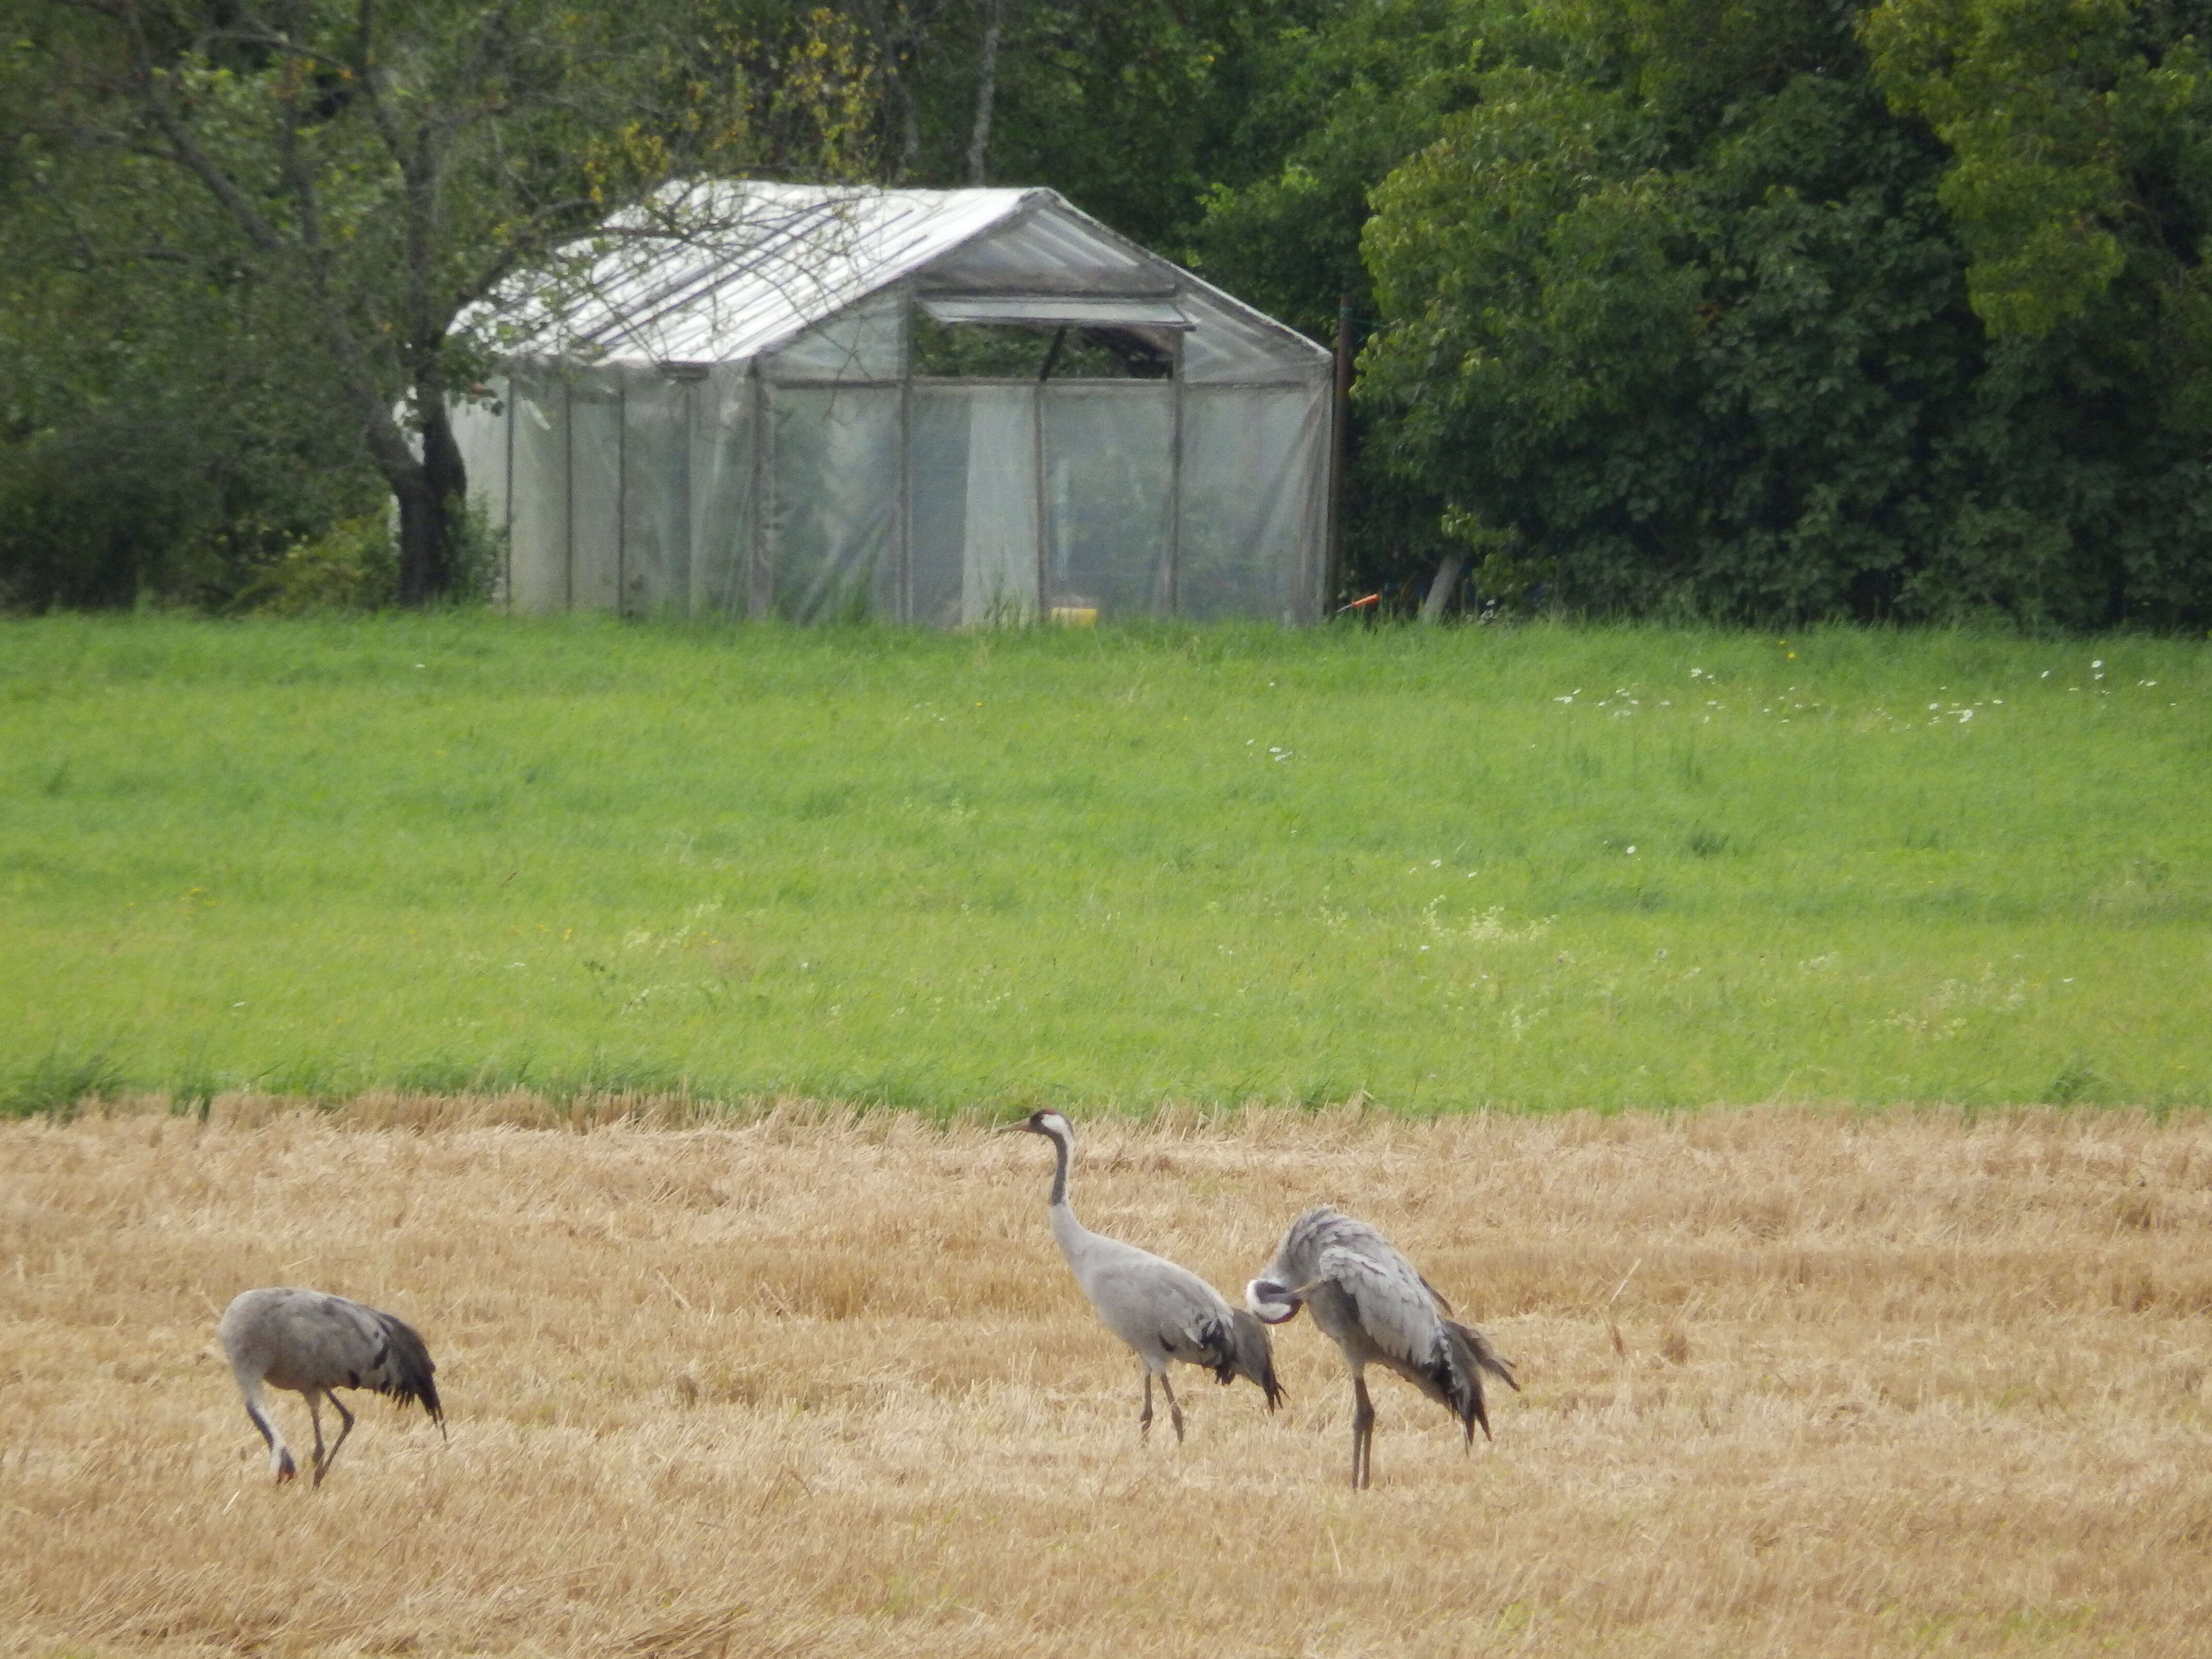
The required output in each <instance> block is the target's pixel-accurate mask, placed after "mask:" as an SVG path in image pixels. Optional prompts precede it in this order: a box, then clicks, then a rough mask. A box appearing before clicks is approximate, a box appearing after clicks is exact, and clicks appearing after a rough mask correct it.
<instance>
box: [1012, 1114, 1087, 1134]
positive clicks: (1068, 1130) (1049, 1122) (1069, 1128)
mask: <svg viewBox="0 0 2212 1659" xmlns="http://www.w3.org/2000/svg"><path fill="white" fill-rule="evenodd" d="M1006 1132H1026V1133H1030V1134H1033V1135H1044V1136H1047V1137H1048V1138H1049V1139H1054V1140H1068V1141H1072V1140H1073V1139H1075V1126H1074V1125H1073V1124H1072V1123H1070V1122H1069V1121H1067V1120H1066V1118H1064V1117H1062V1116H1061V1115H1060V1114H1059V1113H1058V1112H1055V1111H1051V1110H1043V1111H1036V1112H1031V1113H1030V1115H1028V1116H1027V1117H1025V1118H1024V1119H1023V1120H1022V1121H1020V1122H1019V1123H1009V1124H1008V1125H1006Z"/></svg>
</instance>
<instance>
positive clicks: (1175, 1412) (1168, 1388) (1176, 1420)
mask: <svg viewBox="0 0 2212 1659" xmlns="http://www.w3.org/2000/svg"><path fill="white" fill-rule="evenodd" d="M1145 1376H1146V1379H1147V1380H1149V1379H1150V1378H1151V1376H1152V1373H1151V1372H1150V1371H1147V1372H1146V1373H1145ZM1160 1390H1161V1392H1162V1393H1164V1394H1165V1395H1167V1397H1168V1419H1169V1421H1170V1422H1172V1423H1173V1424H1174V1425H1175V1431H1176V1445H1178V1446H1180V1445H1181V1444H1182V1402H1181V1401H1177V1400H1176V1397H1175V1384H1174V1383H1170V1382H1169V1381H1168V1374H1167V1373H1166V1372H1165V1371H1162V1372H1161V1373H1160Z"/></svg>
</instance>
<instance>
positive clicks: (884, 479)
mask: <svg viewBox="0 0 2212 1659" xmlns="http://www.w3.org/2000/svg"><path fill="white" fill-rule="evenodd" d="M716 188H717V191H718V195H717V201H718V203H719V204H720V216H719V217H718V219H717V225H718V228H717V230H716V231H715V232H714V234H711V235H704V234H702V235H692V236H675V237H660V238H654V237H640V238H637V239H635V240H619V239H617V240H602V241H601V242H600V243H598V244H595V245H594V246H593V250H592V257H591V258H590V259H589V260H588V261H586V262H582V263H581V264H580V275H579V276H574V277H571V278H569V279H567V280H565V281H564V282H563V283H561V284H559V285H558V286H557V287H556V286H555V285H553V284H550V283H549V284H548V285H547V287H546V289H545V290H544V292H543V293H541V294H538V295H533V297H532V304H531V306H530V307H529V308H528V309H527V310H526V312H525V313H524V314H523V316H522V319H521V320H520V323H518V324H512V325H509V327H508V330H507V334H506V336H505V337H504V343H503V345H502V347H501V359H500V368H499V371H498V373H497V374H495V375H494V376H493V377H491V378H490V379H489V380H487V381H486V383H485V384H484V385H483V386H480V387H478V388H477V396H476V398H475V399H474V400H473V401H471V402H469V403H466V404H456V405H455V407H454V410H453V416H454V428H455V435H456V436H457V438H458V439H459V443H460V446H461V452H462V455H463V458H464V459H465V462H466V464H467V466H468V472H469V483H470V495H471V498H472V500H473V501H475V502H476V503H477V506H478V507H480V508H481V509H482V510H483V512H484V513H486V514H487V516H488V517H489V520H490V521H491V523H492V524H493V525H494V526H499V527H503V529H504V531H505V538H504V553H503V556H502V563H503V568H502V571H501V592H502V595H503V599H504V601H505V603H506V604H507V605H508V606H509V607H510V608H511V609H513V610H515V611H534V612H542V611H565V610H605V611H621V612H623V613H624V614H629V615H651V614H659V613H674V614H681V615H702V614H708V613H720V614H727V615H733V616H740V617H782V618H785V619H787V620H791V621H797V622H817V621H826V620H832V619H859V618H879V619H884V620H891V621H901V622H914V623H928V624H934V625H939V626H952V627H957V626H967V625H975V624H979V623H994V622H1019V621H1025V620H1030V619H1035V618H1041V617H1051V618H1054V619H1057V620H1060V621H1063V622H1071V623H1087V622H1091V621H1096V620H1099V619H1111V618H1121V617H1188V618H1194V619H1200V620H1212V619H1218V618H1228V617H1245V618H1261V619H1267V620H1270V621H1279V622H1285V623H1294V622H1305V621H1310V620H1312V619H1314V618H1315V617H1318V616H1319V615H1320V614H1321V612H1322V607H1323V602H1324V589H1325V586H1326V583H1327V581H1328V571H1327V543H1328V469H1329V465H1330V455H1331V445H1330V418H1331V412H1332V400H1331V359H1330V356H1329V354H1328V352H1327V351H1326V350H1324V349H1322V348H1321V347H1319V346H1317V345H1316V344H1314V343H1312V342H1311V341H1310V340H1308V339H1306V338H1305V337H1304V336H1302V335H1300V334H1298V333H1297V332H1296V331H1293V330H1291V329H1290V328H1287V327H1285V326H1284V325H1282V324H1280V323H1277V322H1275V321H1273V320H1272V319H1269V318H1267V317H1266V316H1263V315H1262V314H1261V313H1258V312H1256V311H1255V310H1253V309H1252V308H1251V307H1249V306H1245V305H1243V304H1240V303H1239V302H1238V301H1236V300H1233V299H1231V297H1230V296H1229V295H1225V294H1224V293H1222V292H1221V291H1220V290H1218V289H1215V288H1212V287H1211V286H1209V285H1208V284H1207V283H1204V282H1201V281H1200V280H1199V279H1198V278H1197V277H1195V276H1192V275H1191V274H1190V273H1189V272H1188V271H1186V270H1181V269H1180V268H1178V267H1177V266H1176V265H1174V264H1170V263H1169V262H1168V261H1166V260H1164V259H1162V258H1158V256H1156V255H1154V254H1152V253H1149V252H1146V251H1145V250H1144V249H1142V248H1140V247H1138V246H1134V245H1133V244H1132V243H1130V242H1128V241H1127V240H1124V239H1123V238H1121V237H1120V236H1117V235H1115V234H1114V233H1113V232H1112V231H1110V230H1108V229H1107V228H1105V227H1104V226H1103V225H1101V224H1099V223H1098V222H1097V221H1095V220H1093V219H1091V218H1089V217H1088V216H1085V215H1084V214H1082V213H1079V212H1078V211H1077V210H1075V209H1073V207H1071V206H1069V205H1068V204H1067V203H1066V202H1065V201H1063V200H1062V199H1061V198H1060V197H1059V196H1057V195H1055V194H1054V192H1053V191H1048V190H983V189H978V190H948V191H921V190H868V191H861V190H851V189H847V190H832V189H827V188H817V187H808V186H797V185H758V184H753V185H721V186H718V187H716Z"/></svg>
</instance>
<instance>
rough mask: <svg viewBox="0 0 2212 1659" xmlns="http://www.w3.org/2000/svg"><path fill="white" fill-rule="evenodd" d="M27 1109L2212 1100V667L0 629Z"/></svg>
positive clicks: (424, 626) (301, 624) (2142, 659)
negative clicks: (526, 1100) (229, 1096)
mask: <svg viewBox="0 0 2212 1659" xmlns="http://www.w3.org/2000/svg"><path fill="white" fill-rule="evenodd" d="M0 800H4V802H5V807H4V812H0V1091H4V1092H0V1101H4V1102H5V1103H8V1104H10V1105H12V1107H13V1109H15V1110H17V1111H24V1110H32V1109H46V1108H51V1107H52V1106H54V1105H55V1104H57V1103H59V1102H61V1101H63V1100H64V1099H66V1098H67V1097H70V1095H72V1094H74V1093H78V1092H82V1091H106V1092H117V1091H125V1090H151V1091H163V1090H166V1091H171V1092H172V1093H173V1094H174V1095H176V1096H177V1097H179V1099H180V1100H186V1101H189V1100H191V1099H195V1098H202V1097H205V1096H207V1095H208V1094H210V1093H211V1092H215V1091H222V1090H227V1089H235V1088H253V1089H258V1090H263V1091H275V1092H282V1093H294V1094H301V1095H308V1096H313V1097H320V1098H325V1099H339V1098H343V1097H345V1096H347V1095H349V1094H351V1093H353V1092H356V1091H361V1090H363V1089H366V1088H369V1087H374V1086H379V1085H400V1086H405V1087H414V1088H422V1089H428V1090H435V1091H443V1090H459V1089H465V1088H501V1087H507V1086H512V1085H520V1086H525V1087H530V1088H535V1089H539V1090H543V1091H548V1092H550V1093H553V1094H556V1095H567V1094H573V1093H575V1092H577V1091H594V1090H602V1089H639V1088H642V1089H654V1090H658V1089H672V1088H682V1089H688V1090H689V1091H691V1092H693V1093H695V1094H699V1095H704V1096H709V1097H725V1098H738V1097H752V1096H759V1095H763V1094H769V1093H777V1092H795V1093H802V1094H806V1095H811V1096H821V1097H844V1098H850V1099H855V1100H861V1101H866V1102H881V1103H893V1104H903V1105H913V1106H918V1107H921V1108H925V1109H957V1108H959V1107H962V1106H967V1105H972V1104H979V1103H980V1104H986V1105H991V1104H1003V1103H1009V1102H1015V1101H1033V1100H1035V1101H1050V1102H1054V1103H1066V1104H1071V1105H1076V1106H1083V1107H1091V1108H1099V1107H1145V1106H1150V1105H1152V1104H1155V1103H1159V1102H1161V1101H1163V1100H1176V1101H1187V1102H1194V1103H1204V1104H1235V1103H1242V1102H1245V1101H1250V1100H1262V1101H1269V1102H1285V1101H1288V1102H1304V1103H1322V1102H1327V1101H1336V1100H1341V1099H1344V1098H1346V1097H1351V1096H1353V1095H1354V1094H1355V1093H1358V1092H1359V1091H1364V1093H1365V1094H1366V1095H1367V1096H1368V1097H1370V1098H1371V1099H1372V1100H1374V1101H1375V1102H1376V1103H1378V1104H1380V1105H1382V1106H1383V1107H1386V1108H1389V1109H1397V1110H1407V1111H1416V1112H1427V1111H1431V1110H1452V1109H1464V1108H1472V1107H1478V1106H1486V1105H1488V1106H1501V1107H1511V1108H1525V1109H1559V1108H1570V1107H1577V1106H1595V1107H1601V1108H1613V1107H1624V1106H1662V1107H1682V1106H1691V1105H1696V1104H1700V1103H1710V1102H1745V1101H1759V1100H1768V1099H1775V1098H1781V1099H1789V1100H1801V1099H1802V1100H1813V1101H1836V1102H1849V1103H1867V1104H1880V1103H1892V1102H1923V1101H1939V1100H1940V1101H1948V1102H1956V1103H1965V1104H1968V1105H1980V1104H1989V1105H1995V1104H1999V1103H2013V1102H2029V1101H2054V1100H2055V1101H2079V1102H2128V1103H2145V1104H2149V1105H2152V1106H2157V1107H2166V1106H2172V1105H2179V1104H2185V1103H2187V1104H2197V1103H2205V1102H2206V1101H2208V1100H2212V927H2208V923H2209V922H2212V811H2208V808H2212V649H2209V648H2208V647H2206V646H2205V645H2204V644H2203V643H2202V642H2197V641H2174V640H2153V639H2135V638H2114V639H2108V640H2105V641H2090V642H2083V641H2063V642H2037V641H2022V640H2017V639H2010V638H2002V637H1989V636H1982V635H1944V634H1935V635H1911V634H1896V633H1882V632H1869V631H1863V630H1851V629H1834V630H1821V631H1817V632H1814V633H1811V634H1808V635H1803V636H1796V635H1793V636H1791V637H1790V639H1788V640H1787V641H1783V640H1779V639H1778V638H1776V637H1774V636H1772V635H1747V634H1722V633H1713V632H1701V631H1689V630H1680V629H1675V630H1668V629H1576V628H1566V627H1553V626H1539V627H1529V628H1524V629H1510V630H1509V629H1477V628H1468V629H1427V630H1408V629H1396V630H1394V629H1373V630H1369V629H1359V628H1353V627H1331V628H1328V629H1316V630H1311V631H1307V632H1303V633H1284V632H1278V631H1273V630H1260V629H1252V630H1233V631H1210V630H1209V631H1194V630H1187V629H1159V630H1156V631H1134V632H1121V631H1111V630H1100V631H1097V632H1073V631H1069V632H1061V631H1007V632H995V633H987V634H972V635H936V634H920V633H908V632H902V631H896V630H878V629H825V630H815V631H793V630H788V629H779V628H769V627H728V628H717V629H708V628H696V629H695V628H684V627H674V626H669V627H663V626H641V625H637V624H623V623H615V622H611V621H601V620H591V619H581V618H579V619H563V620H558V621H549V622H522V621H515V620H509V619H505V618H501V617H492V616H483V615H447V616H432V617H380V618H373V619H367V620H307V621H296V622H283V623H276V622H253V623H210V622H199V621H189V620H181V619H170V618H163V617H112V618H84V617H53V618H46V619H39V620H31V621H17V622H12V623H4V624H0Z"/></svg>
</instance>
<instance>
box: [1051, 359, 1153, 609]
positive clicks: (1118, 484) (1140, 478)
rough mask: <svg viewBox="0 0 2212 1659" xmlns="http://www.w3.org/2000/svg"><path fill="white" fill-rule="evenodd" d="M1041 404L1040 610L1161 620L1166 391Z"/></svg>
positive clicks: (1087, 394)
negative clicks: (1042, 538)
mask: <svg viewBox="0 0 2212 1659" xmlns="http://www.w3.org/2000/svg"><path fill="white" fill-rule="evenodd" d="M1043 398H1044V408H1043V416H1044V472H1045V501H1046V507H1047V511H1046V514H1045V524H1046V538H1045V541H1046V558H1045V596H1044V603H1045V605H1047V606H1048V607H1066V608H1068V609H1071V610H1079V611H1081V610H1091V611H1097V613H1098V615H1099V616H1100V617H1128V616H1149V615H1158V614H1162V613H1164V612H1165V611H1167V609H1168V520H1169V509H1170V493H1169V491H1168V489H1167V487H1166V486H1167V481H1168V479H1169V477H1170V471H1171V468H1172V466H1173V464H1174V448H1175V393H1174V389H1173V388H1172V387H1171V386H1168V385H1166V384H1165V383H1164V382H1161V383H1154V384H1139V385H1116V384H1113V383H1110V382H1109V383H1107V384H1103V385H1098V384H1093V385H1090V386H1047V387H1045V388H1043Z"/></svg>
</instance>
